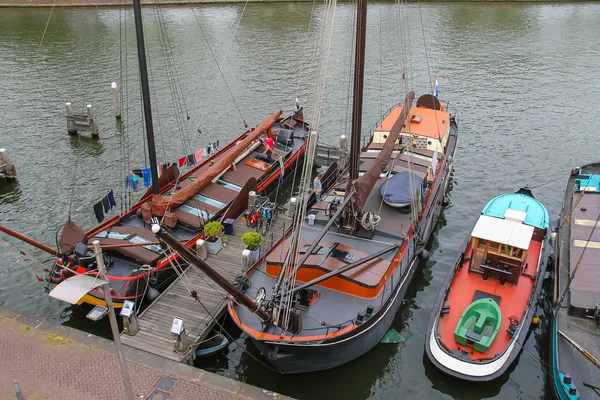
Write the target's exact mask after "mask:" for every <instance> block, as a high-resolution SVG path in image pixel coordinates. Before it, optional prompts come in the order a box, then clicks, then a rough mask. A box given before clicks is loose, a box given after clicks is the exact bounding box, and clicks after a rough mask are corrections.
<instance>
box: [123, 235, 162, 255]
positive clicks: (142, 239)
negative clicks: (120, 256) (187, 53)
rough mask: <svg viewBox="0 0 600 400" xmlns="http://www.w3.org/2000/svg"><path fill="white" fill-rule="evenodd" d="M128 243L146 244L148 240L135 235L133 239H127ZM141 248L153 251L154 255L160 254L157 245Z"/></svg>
mask: <svg viewBox="0 0 600 400" xmlns="http://www.w3.org/2000/svg"><path fill="white" fill-rule="evenodd" d="M129 241H130V242H131V243H136V244H141V243H148V242H149V240H148V239H146V238H143V237H141V236H138V235H135V236H134V237H132V238H131V239H129ZM142 247H143V248H145V249H148V250H150V251H153V252H155V253H158V254H160V253H162V249H161V248H160V246H159V245H157V244H149V245H147V246H142Z"/></svg>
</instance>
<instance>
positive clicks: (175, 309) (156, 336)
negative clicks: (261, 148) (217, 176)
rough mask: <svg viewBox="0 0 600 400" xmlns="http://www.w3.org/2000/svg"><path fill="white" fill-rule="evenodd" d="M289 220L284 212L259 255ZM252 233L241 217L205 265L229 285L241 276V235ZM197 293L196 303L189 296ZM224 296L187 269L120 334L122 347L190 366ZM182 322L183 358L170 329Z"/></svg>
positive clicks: (201, 275) (221, 309)
mask: <svg viewBox="0 0 600 400" xmlns="http://www.w3.org/2000/svg"><path fill="white" fill-rule="evenodd" d="M290 223H291V218H290V217H288V216H287V215H286V214H284V213H283V212H282V213H280V214H279V215H278V217H277V220H276V221H275V223H274V224H273V226H272V227H271V229H270V230H269V232H268V233H267V235H266V237H265V238H264V241H263V244H262V245H261V254H264V253H266V252H267V251H269V250H270V249H271V247H272V246H273V245H274V244H275V243H277V241H278V240H279V239H280V238H281V237H282V235H283V234H284V233H285V231H286V230H287V229H289V227H290ZM251 230H254V229H253V228H249V227H247V226H246V222H245V221H244V220H243V219H242V217H241V216H240V217H238V218H237V220H236V221H235V223H234V225H233V234H231V235H227V245H226V247H224V248H223V249H222V250H221V251H220V252H219V253H218V254H216V255H209V256H208V258H207V260H206V261H207V262H208V263H209V264H210V265H211V266H212V267H214V268H215V269H216V270H217V271H218V272H219V273H221V274H222V275H223V276H225V277H227V278H228V279H229V280H230V281H231V282H234V280H235V279H236V278H237V277H238V276H240V275H241V274H242V251H243V250H244V249H245V248H246V246H245V245H244V243H243V242H242V239H241V238H242V235H243V234H244V233H246V232H248V231H251ZM190 290H195V291H196V292H197V293H198V297H199V301H196V300H195V299H194V298H192V297H191V295H190V292H189V291H190ZM226 306H227V293H226V292H225V291H224V290H223V289H221V288H220V287H219V286H217V284H216V283H214V282H212V281H211V280H210V279H209V278H208V277H207V276H206V274H204V273H203V272H202V271H200V270H199V269H198V268H196V267H195V266H190V267H188V268H187V269H186V270H185V271H184V272H183V274H182V275H181V276H180V277H178V278H177V279H176V280H175V281H174V282H173V283H172V284H171V285H170V286H169V287H168V288H167V289H166V290H165V291H164V292H163V293H161V295H160V296H159V297H158V298H157V299H156V300H155V301H154V302H153V303H152V304H151V305H150V306H148V308H146V309H145V310H144V311H143V312H142V313H141V314H140V315H139V316H138V322H139V327H140V329H139V331H138V332H137V333H136V334H135V335H133V336H128V335H126V334H121V340H122V342H123V344H124V345H126V346H129V347H133V348H136V349H139V350H144V351H146V352H149V353H152V354H155V355H157V356H160V357H163V358H166V359H168V360H172V361H176V362H182V363H187V364H191V363H192V362H193V359H194V358H195V357H194V352H195V349H196V347H197V346H198V344H199V343H201V342H202V341H203V340H204V339H206V338H207V335H208V334H209V333H210V331H211V329H212V328H213V327H214V326H215V324H216V320H215V319H217V320H218V319H219V318H220V317H221V316H222V315H223V314H224V313H225V310H226ZM175 316H177V317H180V318H183V320H184V326H185V330H186V333H187V336H188V340H189V343H190V348H189V350H188V351H187V352H186V353H185V354H180V353H178V352H175V350H174V342H173V337H172V336H171V325H172V323H173V317H175Z"/></svg>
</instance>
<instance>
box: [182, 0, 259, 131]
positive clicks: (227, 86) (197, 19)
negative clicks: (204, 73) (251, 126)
mask: <svg viewBox="0 0 600 400" xmlns="http://www.w3.org/2000/svg"><path fill="white" fill-rule="evenodd" d="M188 4H189V5H190V8H191V10H192V14H194V18H195V19H196V22H197V23H198V27H199V28H200V32H202V37H203V38H204V41H205V42H206V46H207V47H208V50H209V51H210V54H211V55H212V57H213V59H214V60H215V64H216V65H217V70H218V71H219V74H220V75H221V78H222V79H223V82H224V83H225V87H226V88H227V91H228V92H229V95H230V96H231V100H232V101H233V104H234V105H235V108H236V110H237V112H238V114H239V115H240V118H242V122H243V123H244V126H245V127H248V124H247V123H246V120H245V118H244V115H243V114H242V110H241V109H240V107H239V105H238V103H237V101H236V100H235V96H234V95H233V91H232V90H231V88H230V87H229V84H228V83H227V80H226V79H225V74H224V73H223V70H221V66H220V65H219V61H218V60H217V57H216V55H215V53H214V51H213V49H212V47H211V45H210V42H209V41H208V38H207V37H206V34H205V33H204V29H202V24H201V23H200V18H199V17H198V15H196V11H195V10H194V7H192V3H191V2H190V3H188ZM247 4H248V0H246V5H247ZM245 9H246V6H244V10H245ZM240 21H241V16H240ZM238 26H239V22H238ZM236 31H237V28H236Z"/></svg>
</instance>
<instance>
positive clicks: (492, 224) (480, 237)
mask: <svg viewBox="0 0 600 400" xmlns="http://www.w3.org/2000/svg"><path fill="white" fill-rule="evenodd" d="M526 215H527V213H526V212H523V211H517V210H512V209H510V208H509V209H507V210H506V213H505V218H504V219H500V218H496V217H491V216H488V215H481V216H480V217H479V220H478V221H477V224H476V225H475V228H474V229H473V232H472V233H471V248H472V249H473V252H472V257H471V263H470V266H469V272H472V273H476V274H481V275H483V279H484V280H487V279H490V278H491V279H496V280H498V281H500V284H502V285H504V284H506V283H508V284H511V285H516V284H517V283H518V282H519V276H520V275H521V273H524V272H526V271H525V270H526V269H527V267H528V266H527V264H526V263H525V260H526V259H527V250H528V249H529V244H530V242H531V239H532V237H533V235H534V227H533V226H530V225H525V224H523V221H524V220H525V217H526Z"/></svg>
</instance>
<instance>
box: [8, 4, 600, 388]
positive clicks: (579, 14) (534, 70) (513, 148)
mask: <svg viewBox="0 0 600 400" xmlns="http://www.w3.org/2000/svg"><path fill="white" fill-rule="evenodd" d="M311 8H312V5H311V4H304V3H303V4H250V5H248V7H247V9H246V10H245V12H244V13H243V17H242V18H241V21H240V23H239V26H238V21H239V18H240V16H241V15H242V10H243V5H220V6H206V7H194V8H190V7H162V8H146V9H145V10H144V18H145V26H146V38H147V47H148V51H149V55H150V69H151V83H152V95H153V107H154V114H155V130H156V132H157V147H158V159H159V162H161V163H163V162H167V161H173V160H175V159H177V158H178V157H180V156H182V155H185V154H188V153H190V152H191V151H192V149H193V150H196V149H197V148H200V147H202V146H205V145H207V144H208V143H209V142H210V141H214V140H215V139H220V140H221V141H222V142H223V141H226V140H227V139H230V138H232V137H234V136H236V135H237V134H239V133H240V132H241V131H242V130H243V124H244V121H245V122H247V123H248V124H250V125H255V124H258V123H259V122H260V121H261V120H262V119H263V118H265V117H266V116H267V115H268V114H270V113H271V112H273V111H274V110H275V109H276V108H278V107H283V108H285V109H288V110H289V109H291V108H292V107H293V99H294V97H296V96H297V97H300V98H301V99H303V101H304V102H305V103H306V105H307V108H308V109H309V110H308V115H309V116H310V115H311V113H310V111H311V110H310V106H311V104H310V102H311V101H312V99H313V96H314V93H315V90H314V81H315V76H316V61H315V60H314V53H315V49H316V46H317V43H318V38H319V33H320V29H321V26H322V24H323V18H322V9H320V8H317V9H316V10H315V12H314V15H313V16H312V18H311ZM48 13H49V10H43V9H39V10H24V9H18V10H17V9H2V10H1V11H0V76H1V79H0V147H5V148H7V149H8V151H9V154H10V156H11V159H12V161H13V162H14V163H15V165H16V166H17V172H18V176H19V181H18V183H15V184H10V185H6V184H3V183H2V184H0V221H1V223H2V224H3V225H6V226H8V227H10V228H13V229H16V230H18V231H20V232H23V233H25V234H27V235H29V236H31V237H33V238H35V239H37V240H39V241H42V242H44V243H46V244H49V245H52V244H53V243H54V242H55V230H56V228H57V227H58V225H59V223H60V222H63V221H64V220H66V218H67V217H68V215H69V210H71V217H72V218H73V219H74V220H75V221H76V222H77V223H79V224H80V225H82V226H83V227H85V228H90V227H91V226H93V224H94V217H93V212H92V205H93V203H95V202H97V201H98V200H99V199H100V198H101V197H102V196H103V195H104V194H105V193H106V191H108V190H109V189H111V188H113V189H115V191H116V192H117V197H120V196H121V194H120V191H121V190H120V188H121V186H122V181H123V178H124V175H125V173H126V171H128V170H130V169H132V168H138V167H142V166H144V165H146V164H147V161H146V155H145V151H144V141H143V127H142V118H141V117H142V114H141V109H140V99H139V83H138V82H139V77H138V74H137V63H136V53H135V41H134V30H133V20H132V14H131V13H130V12H129V11H128V10H120V9H55V10H54V12H53V15H52V19H51V21H50V24H49V25H48V30H47V33H46V35H45V37H44V41H43V44H42V46H41V47H40V40H41V38H42V34H43V32H44V27H45V25H46V20H47V18H48ZM353 13H354V10H353V8H352V6H351V5H349V4H343V5H340V6H339V7H338V8H337V19H336V23H335V25H334V28H333V48H332V53H331V60H330V68H329V69H330V74H329V80H328V84H327V87H326V90H325V104H324V107H323V116H322V124H321V129H320V130H321V132H322V138H323V140H325V141H329V142H331V143H335V142H336V141H337V137H338V136H339V135H340V134H342V133H347V131H348V130H349V128H348V127H349V123H348V122H347V118H348V115H349V112H348V98H349V93H350V89H349V73H350V69H351V67H350V53H351V49H352V37H353V18H352V16H353ZM407 14H408V19H405V18H401V21H403V22H404V23H406V21H407V20H408V23H409V29H410V36H409V41H408V43H406V44H405V45H404V46H402V45H401V41H400V39H399V36H398V32H399V28H398V19H397V16H396V8H395V6H394V5H393V4H387V3H386V4H372V5H370V7H369V25H368V45H367V46H368V47H367V49H368V50H367V66H366V75H367V76H366V88H365V104H364V106H365V112H364V119H363V121H364V125H365V128H366V129H367V128H369V127H370V126H371V125H373V124H374V123H375V122H376V121H377V120H378V119H379V117H380V116H381V114H382V112H383V111H385V110H387V109H388V108H389V107H390V106H392V105H393V104H395V103H397V102H398V101H400V100H401V99H402V98H403V96H404V92H405V84H404V82H403V81H402V80H401V79H400V77H401V67H400V66H401V63H402V60H403V57H402V50H403V49H404V50H405V53H406V52H408V49H409V48H410V57H409V58H408V62H407V63H408V64H409V65H412V67H411V68H408V71H407V78H408V87H409V88H410V89H415V90H416V91H417V93H423V92H425V91H429V90H430V88H431V81H430V76H431V75H433V74H434V73H435V72H436V71H439V85H440V96H441V97H443V98H445V99H448V100H450V101H451V102H453V103H454V104H455V105H456V106H458V107H459V109H460V123H461V125H460V141H459V148H458V150H457V156H456V161H455V169H456V173H455V181H454V185H453V190H452V193H451V199H452V200H451V205H450V206H449V207H448V208H447V210H446V211H445V214H444V217H443V219H442V221H441V222H440V224H439V226H438V230H437V233H436V235H435V236H434V238H433V240H432V242H431V250H432V252H431V253H432V258H431V260H430V261H429V262H427V263H426V264H425V265H422V266H421V268H420V269H419V271H418V272H417V274H416V276H415V279H414V281H413V283H412V286H411V288H410V289H409V292H408V294H407V296H406V300H405V302H404V305H403V307H402V309H401V311H400V312H399V313H398V315H397V318H396V321H395V323H394V327H395V328H396V329H397V330H399V331H400V332H401V333H402V335H403V336H404V337H405V338H406V341H405V342H403V343H401V344H399V345H380V346H378V347H377V348H375V349H374V350H373V351H371V352H370V353H369V354H367V355H366V356H363V357H361V358H360V359H359V360H356V361H354V362H352V363H350V364H348V365H346V366H343V367H341V368H338V369H335V370H333V371H328V372H324V373H320V374H309V375H302V376H291V377H287V376H286V377H281V376H278V375H276V374H273V373H272V372H271V371H269V370H268V369H266V368H264V367H263V366H261V365H260V364H258V363H257V362H256V361H254V360H253V359H252V358H251V357H250V356H248V355H247V354H245V353H244V352H243V351H242V350H241V349H240V348H239V347H237V346H236V345H232V346H230V348H229V350H228V352H227V353H224V354H222V355H221V356H219V357H218V359H212V360H207V361H204V362H203V363H202V365H203V366H205V367H207V368H209V369H211V368H212V370H216V371H218V372H219V373H221V374H223V375H226V376H229V377H234V378H237V379H242V380H245V381H246V382H248V383H252V384H256V385H259V386H262V387H265V388H268V389H272V390H276V391H278V392H281V393H285V394H288V395H291V396H295V397H298V398H302V399H309V398H310V399H317V398H327V399H330V398H345V399H363V398H367V397H372V398H377V399H396V398H419V399H421V398H424V399H445V398H457V399H479V398H499V399H516V398H520V399H540V398H550V397H549V396H550V395H549V394H546V393H547V391H546V390H545V387H546V379H545V375H544V374H545V373H544V369H543V368H542V366H541V365H542V364H543V363H544V362H545V361H546V359H547V351H546V347H547V345H548V343H547V338H546V337H545V335H544V333H543V324H542V327H540V328H538V329H536V330H533V331H532V334H531V335H530V336H529V338H528V340H527V342H526V344H525V346H524V352H523V353H522V354H521V356H520V358H519V359H518V363H517V364H516V365H515V366H514V367H513V368H512V369H511V370H510V372H509V373H508V374H506V375H505V376H504V377H503V378H501V379H500V380H499V381H497V382H493V383H488V384H483V385H469V384H465V383H462V382H458V381H455V380H452V379H449V378H448V377H446V376H444V375H442V374H441V373H439V372H437V371H436V370H435V369H434V368H433V367H432V365H431V364H430V363H429V361H428V360H427V357H426V356H425V354H424V348H423V343H424V331H425V328H426V325H427V321H428V318H429V315H430V312H431V308H432V303H433V302H434V300H435V297H436V295H437V293H438V290H439V286H440V285H441V282H442V281H443V279H444V277H445V276H446V273H447V271H448V270H449V268H450V262H451V261H452V260H453V259H454V257H455V254H456V251H457V249H458V247H459V245H460V244H461V243H462V241H463V240H464V237H465V235H467V234H468V232H469V230H470V228H471V227H472V224H473V223H474V222H475V220H476V218H477V215H478V214H479V212H480V210H481V208H482V207H483V205H484V204H485V202H486V201H487V200H488V199H490V198H491V197H493V196H495V195H497V194H498V193H500V192H507V191H514V190H516V189H518V188H519V187H520V186H522V185H525V184H528V185H530V186H532V187H534V188H535V189H534V194H535V195H536V196H537V197H538V198H539V199H540V200H541V201H542V202H544V203H545V204H546V205H547V206H548V208H549V210H550V211H551V213H552V215H553V219H556V217H557V213H558V210H559V206H560V203H561V198H562V191H563V186H564V184H565V182H566V177H567V174H568V172H569V170H570V169H571V167H573V166H574V165H576V164H581V163H584V162H589V161H592V160H595V159H596V158H597V157H598V152H597V147H598V144H599V140H598V129H599V124H598V123H597V117H598V115H599V111H598V104H600V94H599V93H600V84H599V83H598V79H597V76H596V75H597V71H598V69H597V67H596V66H597V65H598V64H599V63H600V47H599V46H597V45H595V41H596V39H597V38H598V37H600V24H598V23H597V21H598V20H600V5H599V4H583V3H582V4H556V5H552V4H529V3H525V4H505V3H497V4H470V3H465V4H461V3H455V4H426V5H422V6H421V8H420V9H419V7H418V6H417V5H411V6H410V7H409V10H408V13H407ZM421 20H422V22H423V26H424V36H425V40H426V46H427V56H428V57H426V56H425V54H426V53H425V51H424V44H423V32H422V30H421ZM159 22H160V23H159ZM159 27H160V28H159ZM234 32H237V34H236V36H235V40H232V38H233V34H234ZM165 43H169V44H170V46H165V45H164V44H165ZM207 43H210V47H209V46H208V45H207ZM213 54H214V56H215V57H216V58H217V59H218V61H219V62H218V64H219V66H220V70H221V73H219V71H218V68H217V64H216V63H215V61H214V58H213ZM428 65H429V69H428ZM221 74H222V75H224V76H225V77H226V79H227V85H228V87H229V89H228V88H227V86H226V85H225V84H224V83H223V80H222V78H221ZM113 80H116V81H118V82H119V84H120V86H121V89H122V91H123V93H124V94H126V96H125V100H126V105H124V106H125V107H124V108H125V110H124V112H123V125H122V126H121V127H118V126H117V124H116V123H115V120H114V118H113V116H112V100H111V96H110V82H111V81H113ZM229 91H231V92H232V93H233V95H234V98H235V102H234V101H233V100H232V97H231V95H230V94H229ZM67 101H70V102H72V103H73V104H74V106H75V108H76V109H78V110H82V108H83V107H84V105H85V104H87V103H91V104H93V105H94V108H95V109H96V113H97V114H98V117H99V123H100V130H101V136H102V139H101V140H100V141H94V140H90V139H86V138H79V139H78V138H71V137H69V136H68V135H67V133H66V127H65V120H64V117H63V114H64V103H65V102H67ZM236 104H237V106H236ZM238 108H239V111H238ZM187 113H189V115H190V117H191V118H190V120H189V121H187V119H186V118H185V116H186V115H187ZM313 119H314V118H313ZM198 128H200V129H201V131H202V133H199V132H198V130H197V129H198ZM123 131H124V132H125V134H123V133H122V132H123ZM121 200H122V199H121V198H119V201H121ZM3 239H5V237H4V236H3ZM9 241H10V243H12V244H17V242H15V241H13V240H9ZM18 246H19V248H21V249H23V250H26V251H27V252H28V253H29V254H31V255H32V256H33V257H35V258H36V259H43V257H44V255H43V254H41V253H39V252H37V251H34V250H32V249H31V248H29V247H27V246H23V245H20V244H19V245H18ZM0 257H1V260H2V261H1V262H0V305H5V306H9V307H12V308H15V309H17V310H20V311H23V312H29V313H34V314H37V315H41V316H44V317H46V318H48V319H52V320H60V321H65V323H67V324H70V325H74V326H77V327H80V328H84V329H87V330H91V331H102V330H103V328H104V327H103V326H91V325H89V324H88V322H89V321H87V320H86V319H85V318H84V312H82V311H81V310H78V309H73V308H70V307H66V306H65V305H64V304H60V303H58V302H56V301H53V300H50V299H49V298H48V297H47V295H46V293H45V292H44V288H43V286H42V285H40V284H39V283H37V282H35V280H33V279H32V278H31V276H30V275H28V273H27V272H26V271H25V270H24V269H23V268H22V267H21V266H20V265H19V264H18V263H16V262H15V261H14V260H13V258H12V257H11V255H10V254H9V253H8V252H7V251H6V250H5V249H4V248H0ZM230 328H231V329H233V327H230ZM240 343H242V344H244V343H245V339H244V338H242V339H240ZM248 350H249V352H250V353H251V354H253V355H255V356H256V351H255V350H254V348H253V347H252V346H251V345H249V346H248ZM548 393H549V392H548Z"/></svg>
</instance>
